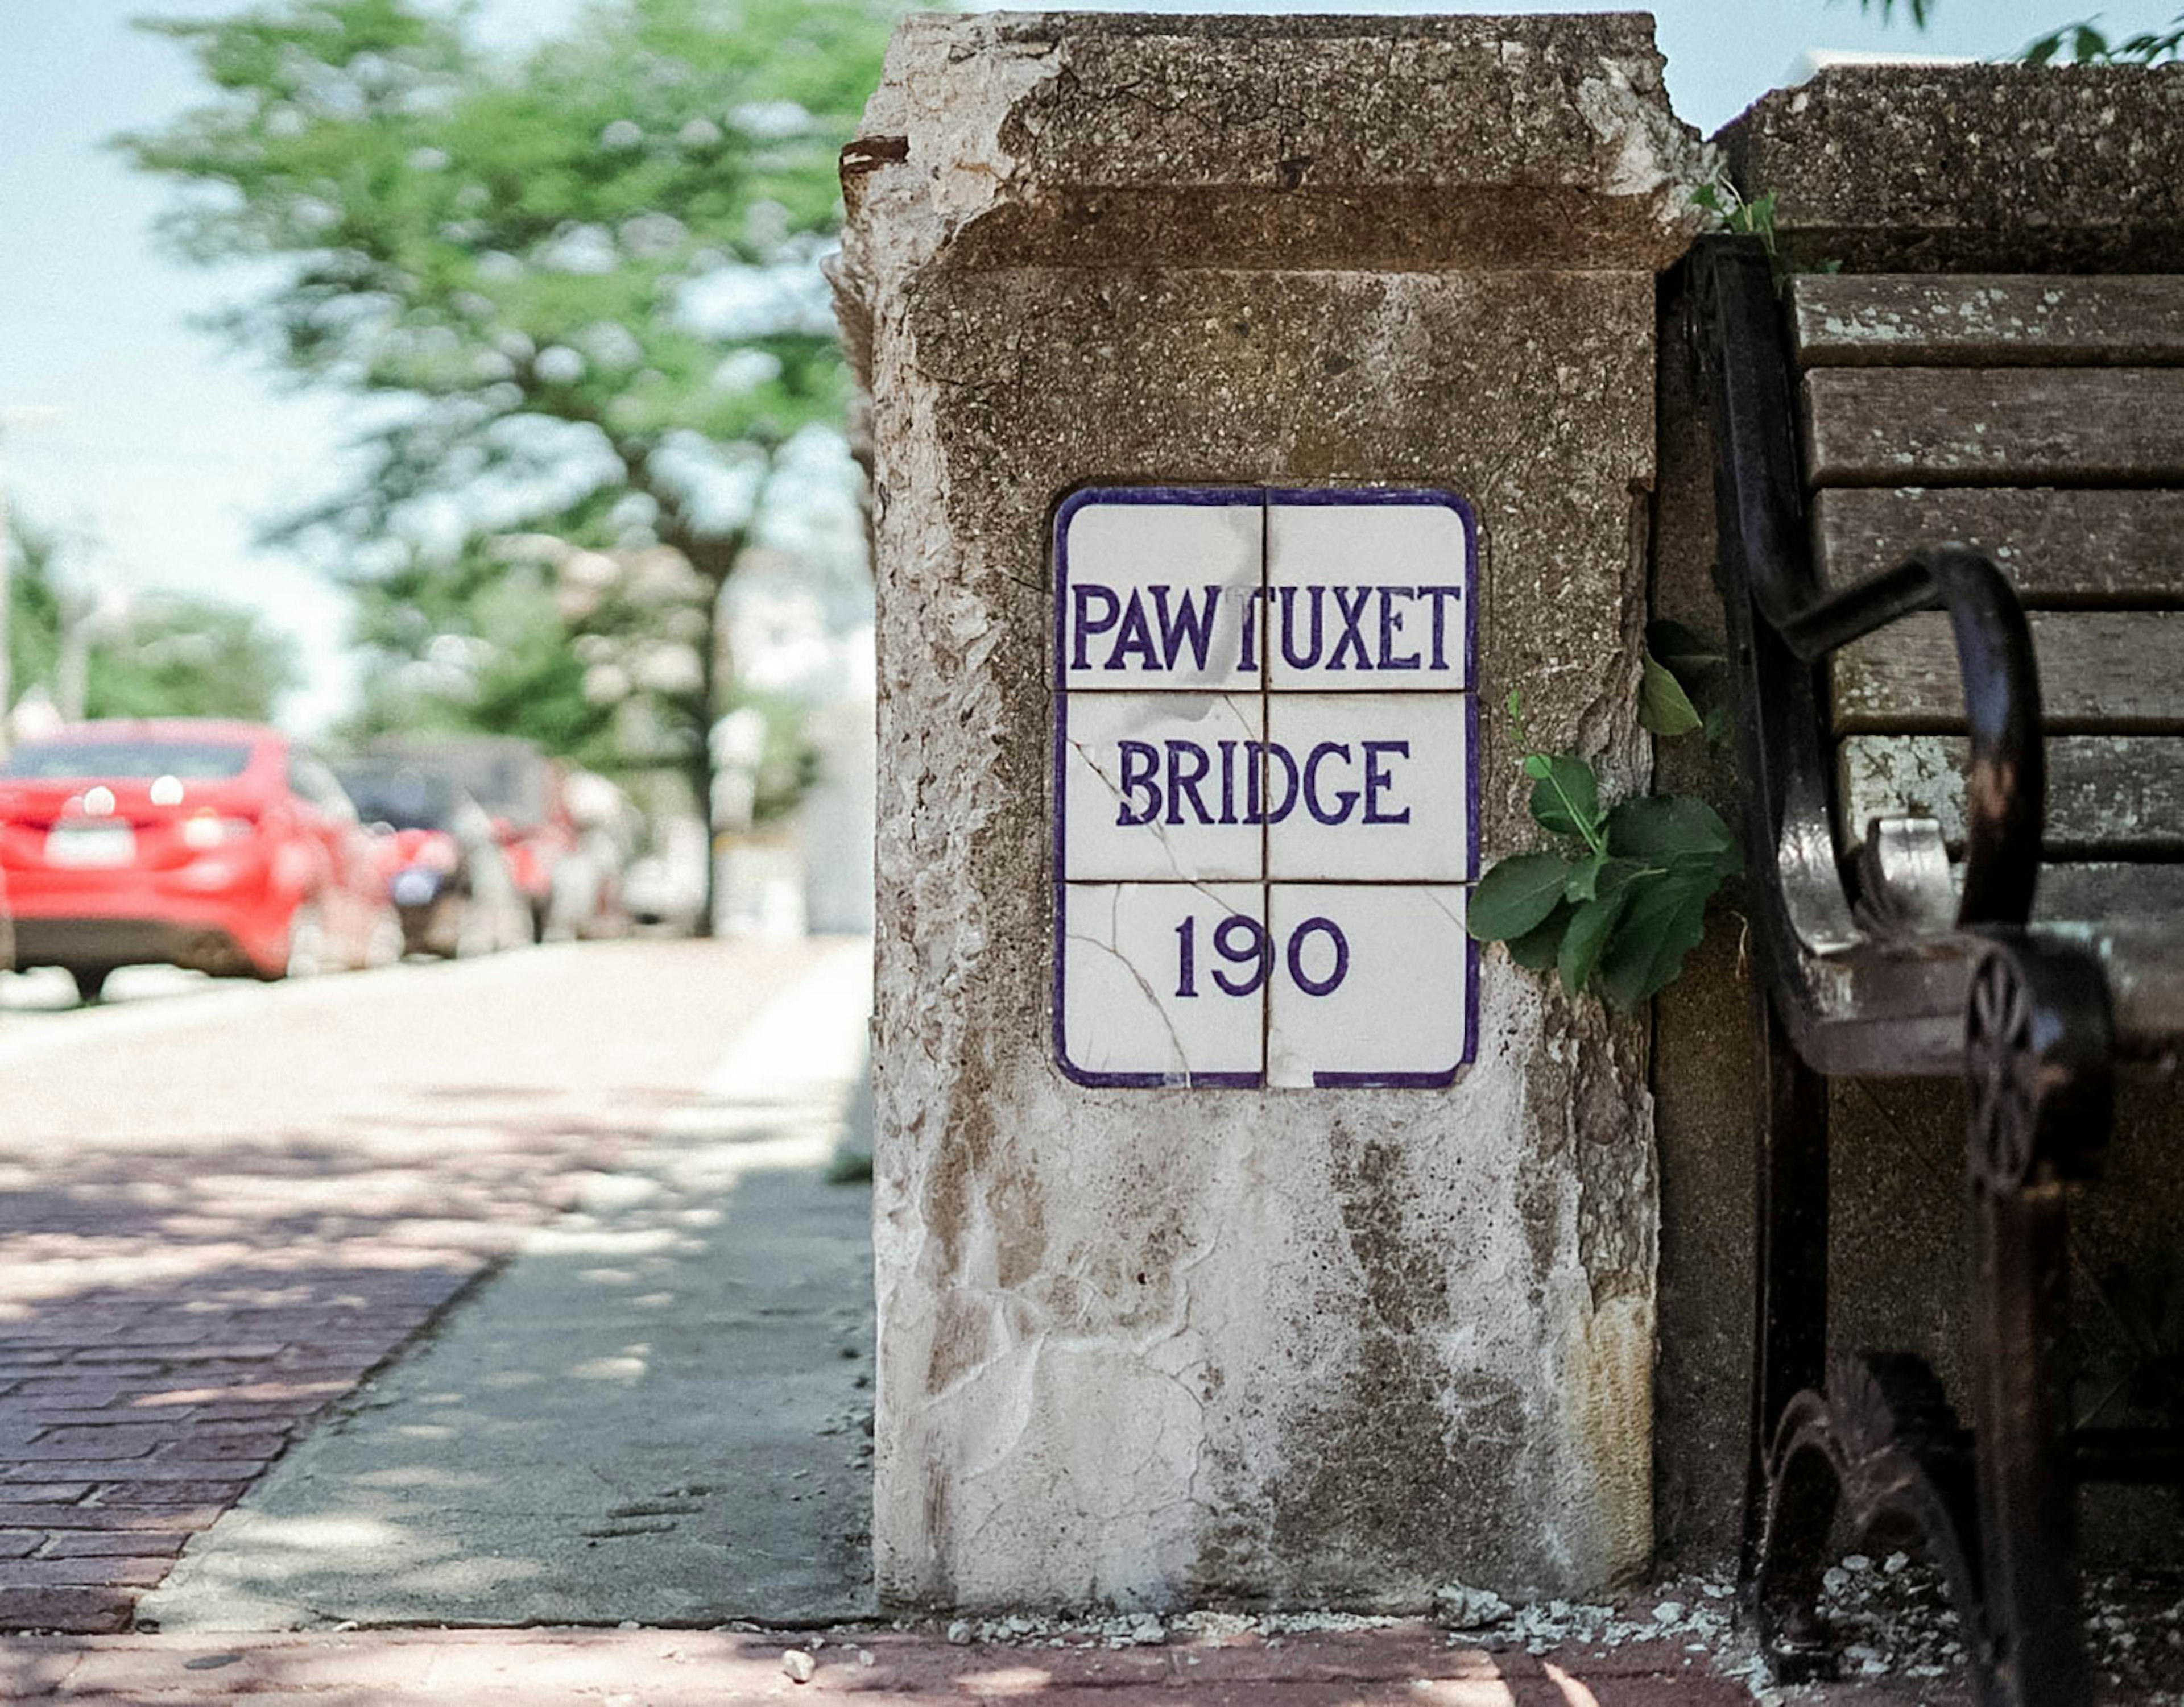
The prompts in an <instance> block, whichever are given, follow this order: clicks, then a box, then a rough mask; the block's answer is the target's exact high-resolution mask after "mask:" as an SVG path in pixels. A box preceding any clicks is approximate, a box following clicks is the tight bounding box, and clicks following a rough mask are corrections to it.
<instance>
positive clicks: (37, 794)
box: [0, 718, 398, 1002]
mask: <svg viewBox="0 0 2184 1707" xmlns="http://www.w3.org/2000/svg"><path fill="white" fill-rule="evenodd" d="M0 881H4V882H5V884H6V892H7V895H8V911H9V912H10V914H11V915H13V917H14V936H15V965H17V967H18V968H20V969H28V968H30V967H33V966H60V967H64V968H65V969H66V970H68V971H69V972H70V974H71V975H72V976H74V977H75V985H76V990H77V993H79V994H80V995H81V997H82V998H83V999H84V1000H85V1001H87V1002H88V1001H92V1000H95V999H97V996H98V995H99V993H100V992H101V991H102V990H103V989H104V987H105V985H106V979H107V976H108V974H109V973H110V972H112V971H113V970H114V968H115V967H117V966H126V965H136V964H138V963H141V962H145V961H159V962H164V963H165V964H167V965H174V966H185V967H191V968H194V969H195V970H198V971H203V972H210V973H213V974H214V975H215V976H223V977H258V978H280V977H285V976H292V975H298V974H303V973H307V972H315V971H320V970H326V969H328V968H331V967H335V966H361V965H370V964H372V963H373V962H375V961H377V960H382V959H392V958H393V954H394V953H395V945H396V942H397V940H398V938H397V936H396V926H395V922H394V920H393V914H392V911H391V909H389V908H388V906H387V900H386V896H385V891H384V889H383V887H382V885H381V883H380V881H379V873H378V867H377V865H376V861H375V859H374V858H373V853H372V848H371V842H370V837H367V836H366V835H365V831H364V827H363V826H362V825H361V824H360V823H359V822H358V820H357V815H356V809H355V807H354V805H353V804H352V803H350V801H349V798H348V795H347V794H345V793H343V792H342V787H341V784H340V783H339V782H337V781H336V780H335V778H334V775H333V773H332V771H331V770H328V769H327V768H326V765H325V764H324V763H323V762H322V761H321V760H320V759H318V758H317V757H315V755H314V754H312V753H309V751H307V750H306V749H304V748H302V747H299V746H298V745H296V744H295V743H294V742H291V741H290V740H289V739H288V737H286V736H284V735H282V734H281V733H279V732H278V731H276V730H272V729H267V728H265V727H262V726H259V725H256V724H248V723H219V722H211V721H199V720H190V719H181V718H171V719H170V718H161V719H152V720H138V721H128V722H124V721H113V722H103V723H76V724H69V725H64V726H62V727H61V728H59V729H58V730H56V731H53V733H52V734H50V735H47V736H44V737H40V738H38V739H36V740H32V741H26V742H24V743H23V744H22V745H21V746H20V747H18V748H16V749H15V750H14V752H13V753H10V754H9V755H8V758H7V759H6V760H5V761H4V762H0Z"/></svg>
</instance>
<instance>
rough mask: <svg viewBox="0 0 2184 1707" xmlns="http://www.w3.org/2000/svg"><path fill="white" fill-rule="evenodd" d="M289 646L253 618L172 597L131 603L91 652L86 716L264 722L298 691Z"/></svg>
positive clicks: (299, 674)
mask: <svg viewBox="0 0 2184 1707" xmlns="http://www.w3.org/2000/svg"><path fill="white" fill-rule="evenodd" d="M303 679H304V678H303V670H302V667H301V664H300V661H299V659H298V654H297V648H296V644H295V642H294V641H293V640H292V639H291V638H290V637H288V636H287V635H286V634H281V633H277V632H276V631H272V630H270V629H268V628H267V627H266V626H265V625H264V623H263V622H261V621H260V620H259V617H258V616H257V614H256V613H254V612H253V611H249V610H245V609H240V608H238V607H237V606H235V605H231V604H226V603H221V602H220V601H219V600H217V599H210V598H192V597H190V596H187V595H184V594H180V593H172V594H158V595H153V596H150V597H148V598H143V599H142V600H140V601H138V602H137V603H136V606H135V608H134V609H132V610H131V614H130V617H129V620H128V625H127V627H126V629H125V631H123V633H122V634H121V635H120V637H117V639H116V640H115V641H114V642H111V643H108V644H103V645H100V646H97V647H96V648H93V649H92V653H91V667H90V670H89V672H88V680H87V683H86V692H85V696H84V714H85V715H86V716H87V717H234V718H240V719H242V720H246V721H248V722H252V723H270V722H271V721H272V720H273V719H274V715H275V713H276V709H277V708H278V706H279V704H280V701H281V696H282V695H283V694H286V693H287V692H291V691H292V690H293V689H295V688H297V687H301V686H302V685H303Z"/></svg>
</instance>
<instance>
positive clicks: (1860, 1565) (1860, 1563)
mask: <svg viewBox="0 0 2184 1707" xmlns="http://www.w3.org/2000/svg"><path fill="white" fill-rule="evenodd" d="M1843 1569H1844V1570H1846V1571H1870V1570H1872V1569H1873V1561H1872V1560H1870V1559H1868V1558H1867V1557H1866V1556H1865V1555H1864V1554H1863V1553H1850V1554H1844V1555H1843Z"/></svg>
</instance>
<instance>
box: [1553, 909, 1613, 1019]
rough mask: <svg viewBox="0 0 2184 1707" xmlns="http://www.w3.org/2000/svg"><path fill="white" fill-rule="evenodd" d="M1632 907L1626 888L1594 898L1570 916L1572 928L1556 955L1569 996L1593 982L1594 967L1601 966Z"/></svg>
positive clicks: (1566, 932) (1566, 933) (1565, 932)
mask: <svg viewBox="0 0 2184 1707" xmlns="http://www.w3.org/2000/svg"><path fill="white" fill-rule="evenodd" d="M1629 905H1630V889H1629V888H1628V887H1624V888H1621V889H1618V890H1616V891H1615V892H1613V893H1612V894H1607V895H1599V896H1596V897H1594V898H1592V899H1591V900H1590V901H1588V902H1586V903H1585V904H1584V905H1583V906H1581V907H1580V908H1579V909H1577V911H1576V912H1575V913H1574V914H1572V915H1570V921H1569V928H1568V930H1567V931H1564V932H1563V942H1562V948H1561V950H1560V951H1559V953H1558V954H1557V956H1556V966H1557V970H1558V971H1560V973H1561V974H1562V981H1563V990H1564V991H1566V992H1567V993H1568V994H1570V995H1573V996H1574V995H1576V994H1577V993H1579V992H1580V991H1581V990H1583V989H1584V988H1585V985H1586V984H1587V983H1589V982H1590V981H1591V978H1592V972H1593V968H1594V967H1596V966H1597V965H1599V964H1600V957H1601V953H1602V950H1603V949H1605V948H1607V943H1608V938H1609V936H1610V934H1611V933H1612V932H1613V931H1614V929H1615V927H1616V926H1617V925H1618V924H1619V923H1620V922H1621V920H1622V918H1623V914H1624V909H1625V908H1627V907H1628V906H1629Z"/></svg>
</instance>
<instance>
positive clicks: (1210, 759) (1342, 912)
mask: <svg viewBox="0 0 2184 1707" xmlns="http://www.w3.org/2000/svg"><path fill="white" fill-rule="evenodd" d="M1477 559H1478V537H1477V531H1476V529H1475V527H1474V523H1473V520H1472V515H1471V511H1470V509H1469V508H1468V506H1467V505H1466V504H1465V503H1464V502H1463V500H1462V499H1461V498H1456V497H1453V496H1451V494H1449V493H1446V492H1424V491H1385V490H1371V491H1313V492H1284V491H1268V490H1262V489H1260V488H1257V487H1220V488H1206V487H1112V488H1102V489H1096V490H1093V491H1088V492H1078V493H1077V494H1076V495H1075V496H1073V498H1070V499H1069V501H1068V502H1067V503H1064V504H1063V505H1062V507H1061V512H1060V514H1058V515H1057V517H1056V521H1055V553H1054V560H1055V577H1054V579H1055V589H1056V609H1055V684H1056V686H1055V694H1054V723H1055V753H1054V798H1055V838H1054V839H1055V917H1056V926H1055V938H1056V940H1055V970H1054V985H1055V990H1054V998H1055V999H1054V1027H1055V1047H1056V1052H1057V1054H1058V1055H1059V1058H1060V1060H1061V1066H1062V1069H1063V1070H1064V1071H1066V1072H1067V1073H1068V1074H1069V1076H1071V1077H1072V1078H1073V1079H1075V1080H1077V1081H1078V1082H1080V1083H1083V1084H1089V1085H1193V1086H1240V1087H1256V1086H1282V1087H1311V1086H1333V1085H1386V1086H1420V1087H1431V1086H1442V1085H1446V1084H1448V1083H1450V1082H1451V1081H1452V1080H1453V1079H1454V1078H1455V1076H1456V1075H1457V1071H1458V1070H1460V1069H1461V1068H1462V1067H1463V1065H1464V1063H1466V1062H1468V1060H1470V1059H1471V1058H1472V1052H1473V1049H1474V1043H1475V1038H1474V1033H1475V1032H1476V1031H1477V1029H1478V1021H1477V1008H1478V953H1477V950H1476V948H1475V947H1474V945H1473V943H1472V942H1471V941H1470V939H1469V937H1468V936H1467V935H1466V934H1465V931H1464V928H1463V917H1464V903H1465V899H1466V898H1467V897H1468V895H1469V893H1470V885H1471V884H1472V883H1473V882H1474V881H1475V880H1476V879H1477V877H1478V875H1479V871H1478V867H1479V786H1478V780H1477V771H1476V767H1475V764H1474V758H1475V753H1474V749H1475V748H1476V747H1477V744H1478V731H1479V718H1478V700H1477V697H1476V695H1475V694H1474V692H1472V686H1473V683H1472V672H1473V670H1474V664H1475V661H1476V659H1475V653H1476V635H1477V622H1476V620H1475V619H1476V612H1475V609H1474V592H1475V587H1476V577H1475V575H1474V570H1475V566H1476V564H1477Z"/></svg>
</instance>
